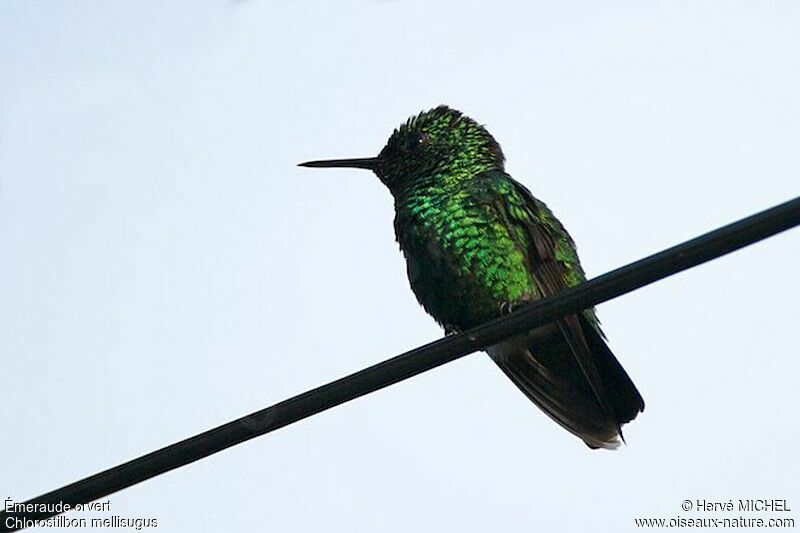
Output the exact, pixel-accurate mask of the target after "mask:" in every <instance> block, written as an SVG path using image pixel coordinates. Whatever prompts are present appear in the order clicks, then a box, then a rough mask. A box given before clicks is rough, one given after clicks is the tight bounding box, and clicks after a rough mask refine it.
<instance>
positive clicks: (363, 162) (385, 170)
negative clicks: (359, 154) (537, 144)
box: [300, 106, 504, 194]
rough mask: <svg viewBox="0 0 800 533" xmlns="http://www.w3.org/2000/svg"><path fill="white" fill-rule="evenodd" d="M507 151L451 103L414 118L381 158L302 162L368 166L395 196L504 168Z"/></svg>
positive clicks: (397, 132)
mask: <svg viewBox="0 0 800 533" xmlns="http://www.w3.org/2000/svg"><path fill="white" fill-rule="evenodd" d="M503 160H504V158H503V152H502V151H501V150H500V145H499V144H497V141H495V140H494V137H492V136H491V134H490V133H489V132H488V131H486V128H484V127H483V126H481V125H480V124H478V123H477V122H475V121H474V120H472V119H471V118H469V117H467V116H466V115H463V114H462V113H461V112H459V111H456V110H455V109H450V108H449V107H447V106H439V107H437V108H435V109H431V110H430V111H425V112H423V113H420V114H419V115H417V116H415V117H411V118H410V119H408V120H407V121H406V122H405V123H404V124H402V125H401V126H400V127H399V128H397V129H395V130H394V132H393V133H392V135H391V137H389V141H388V142H387V143H386V146H384V147H383V150H381V152H380V154H378V156H377V157H370V158H361V159H334V160H326V161H309V162H306V163H301V164H300V166H304V167H354V168H366V169H369V170H372V171H373V172H375V174H377V176H378V177H379V178H380V180H381V181H382V182H383V183H384V184H385V185H386V186H387V187H388V188H389V190H390V191H392V193H393V194H397V193H398V192H400V191H402V190H404V189H406V188H408V187H409V186H410V185H414V184H416V183H421V182H428V181H430V180H437V181H438V180H443V181H457V180H459V179H465V178H469V177H471V176H474V175H476V174H478V173H480V172H485V171H487V170H503Z"/></svg>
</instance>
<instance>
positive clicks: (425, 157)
mask: <svg viewBox="0 0 800 533" xmlns="http://www.w3.org/2000/svg"><path fill="white" fill-rule="evenodd" d="M504 161H505V157H504V156H503V152H502V150H501V149H500V145H499V144H498V143H497V141H495V139H494V137H492V135H491V134H489V132H488V131H487V130H486V128H484V127H483V126H481V125H480V124H478V123H477V122H475V121H474V120H472V119H470V118H469V117H467V116H466V115H464V114H462V113H461V112H459V111H456V110H455V109H451V108H449V107H447V106H439V107H437V108H435V109H432V110H430V111H426V112H422V113H420V114H419V115H417V116H414V117H411V118H409V119H408V120H407V121H406V122H405V123H404V124H402V125H401V126H400V127H398V128H397V129H395V130H394V132H393V133H392V135H391V137H389V141H388V142H387V143H386V146H385V147H384V148H383V150H381V152H380V154H378V156H377V157H371V158H360V159H335V160H326V161H309V162H306V163H301V164H300V166H304V167H354V168H363V169H368V170H372V171H373V172H374V173H375V174H376V175H377V176H378V178H379V179H380V180H381V182H383V184H384V185H386V187H387V188H388V189H389V191H390V192H391V193H392V196H393V197H394V205H395V219H394V229H395V235H396V237H397V242H398V243H399V244H400V249H401V250H402V252H403V254H404V256H405V258H406V264H407V271H408V279H409V281H410V283H411V289H412V290H413V291H414V294H415V295H416V297H417V300H419V303H420V304H422V307H424V308H425V310H426V311H427V312H428V313H429V314H430V315H431V316H433V318H434V319H436V321H437V322H438V323H439V324H440V325H441V326H443V327H444V329H445V332H446V333H448V334H452V333H457V332H459V331H462V330H466V329H468V328H471V327H473V326H476V325H478V324H481V323H483V322H486V321H488V320H491V319H494V318H497V317H499V316H502V315H503V314H505V313H509V312H512V311H513V309H514V308H515V307H516V306H519V305H520V304H523V303H525V302H529V301H532V300H537V299H539V298H545V297H548V296H552V295H554V294H556V293H558V292H559V291H560V290H562V289H564V288H566V287H572V286H574V285H578V284H580V283H582V282H583V281H585V279H586V276H585V275H584V272H583V269H582V268H581V264H580V261H579V260H578V254H577V252H576V249H575V243H574V242H573V240H572V238H571V237H570V235H569V233H567V230H566V229H564V226H563V225H562V224H561V222H559V220H558V219H557V218H556V217H555V216H554V215H553V213H552V212H551V211H550V209H549V208H548V207H547V206H546V205H545V204H544V203H543V202H542V201H540V200H538V199H536V198H535V197H534V196H533V195H532V194H531V193H530V191H528V189H526V188H525V187H524V186H523V185H522V184H520V183H519V182H518V181H516V180H514V179H513V178H512V177H511V176H509V175H508V174H507V173H506V172H505V169H504ZM487 352H488V353H489V355H490V356H491V358H492V359H493V360H494V361H495V363H497V365H498V366H499V367H500V368H501V369H502V371H503V372H504V373H505V374H506V375H507V376H508V377H509V378H510V379H511V381H513V382H514V384H515V385H517V387H519V389H520V390H521V391H522V392H523V393H524V394H525V396H527V397H528V398H529V399H530V400H531V401H533V403H535V404H536V405H537V406H539V407H540V408H541V409H542V410H543V411H544V412H545V413H546V414H547V415H549V416H550V417H551V418H552V419H553V420H555V421H556V422H558V423H559V424H560V425H561V426H563V427H564V428H566V429H567V430H568V431H570V432H572V433H573V434H575V435H577V436H578V437H580V438H581V439H583V441H584V442H585V443H586V444H587V445H588V446H589V447H591V448H616V447H617V446H619V443H620V439H622V430H621V427H622V425H623V424H625V423H626V422H630V421H631V420H633V419H634V418H635V417H636V415H637V414H638V413H639V412H640V411H643V410H644V400H642V397H641V395H640V394H639V391H638V390H636V386H635V385H634V384H633V382H632V381H631V379H630V377H628V374H627V373H626V372H625V370H624V369H623V368H622V365H620V363H619V362H618V361H617V359H616V358H615V357H614V354H613V353H612V352H611V350H610V349H609V348H608V346H607V345H606V342H605V335H604V334H603V332H602V331H601V329H600V324H599V322H598V320H597V317H596V315H595V311H594V309H586V310H584V311H582V312H580V313H578V314H574V315H569V316H566V317H564V318H562V319H561V320H559V321H557V322H556V323H553V324H550V325H547V326H543V327H540V328H536V329H534V330H532V331H530V332H528V333H527V334H525V335H520V336H517V337H512V338H510V339H507V340H505V341H502V342H500V343H498V344H496V345H494V346H491V347H490V348H488V349H487ZM623 441H624V439H623Z"/></svg>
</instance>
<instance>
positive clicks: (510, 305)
mask: <svg viewBox="0 0 800 533" xmlns="http://www.w3.org/2000/svg"><path fill="white" fill-rule="evenodd" d="M531 301H533V298H528V297H525V296H523V297H522V298H520V299H519V300H515V301H513V302H503V303H502V304H500V314H501V315H510V314H511V313H513V312H514V311H516V310H517V309H518V308H520V307H522V306H523V305H525V304H526V303H528V302H531Z"/></svg>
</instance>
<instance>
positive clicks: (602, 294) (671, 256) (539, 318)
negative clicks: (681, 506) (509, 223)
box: [0, 197, 800, 532]
mask: <svg viewBox="0 0 800 533" xmlns="http://www.w3.org/2000/svg"><path fill="white" fill-rule="evenodd" d="M797 225H800V197H797V198H795V199H793V200H791V201H789V202H786V203H783V204H780V205H777V206H775V207H773V208H771V209H767V210H766V211H762V212H760V213H757V214H755V215H752V216H749V217H747V218H744V219H742V220H739V221H737V222H734V223H732V224H729V225H727V226H723V227H722V228H719V229H717V230H714V231H711V232H709V233H706V234H704V235H701V236H700V237H696V238H694V239H692V240H690V241H686V242H684V243H682V244H679V245H677V246H673V247H672V248H668V249H666V250H664V251H662V252H659V253H657V254H654V255H651V256H649V257H646V258H644V259H641V260H639V261H636V262H634V263H631V264H629V265H626V266H624V267H621V268H618V269H616V270H613V271H611V272H609V273H607V274H604V275H602V276H598V277H596V278H594V279H592V280H590V281H587V282H585V283H583V284H581V285H580V286H577V287H573V288H570V289H566V290H564V291H562V292H560V293H559V294H558V295H556V296H555V297H552V298H548V299H545V300H539V301H536V302H532V303H529V304H527V305H524V306H522V307H520V308H519V309H518V310H516V311H514V312H513V313H512V314H510V315H507V316H504V317H502V318H499V319H496V320H492V321H491V322H487V323H486V324H483V325H480V326H478V327H476V328H473V329H470V330H468V331H465V332H463V333H461V334H459V335H453V336H450V337H446V338H443V339H440V340H437V341H434V342H432V343H429V344H426V345H424V346H421V347H419V348H415V349H413V350H411V351H409V352H406V353H404V354H401V355H398V356H396V357H393V358H391V359H388V360H386V361H383V362H381V363H378V364H376V365H374V366H371V367H369V368H365V369H364V370H361V371H359V372H356V373H355V374H351V375H349V376H346V377H343V378H341V379H338V380H336V381H333V382H331V383H328V384H326V385H322V386H321V387H317V388H315V389H312V390H310V391H308V392H304V393H303V394H300V395H298V396H295V397H293V398H289V399H288V400H284V401H282V402H280V403H277V404H275V405H273V406H271V407H267V408H266V409H262V410H261V411H257V412H255V413H252V414H250V415H247V416H244V417H242V418H239V419H237V420H234V421H232V422H228V423H227V424H224V425H222V426H219V427H216V428H214V429H211V430H209V431H206V432H204V433H201V434H199V435H196V436H194V437H190V438H188V439H186V440H182V441H180V442H177V443H175V444H172V445H170V446H167V447H165V448H161V449H160V450H156V451H154V452H152V453H149V454H147V455H143V456H141V457H139V458H137V459H134V460H132V461H129V462H127V463H123V464H121V465H119V466H116V467H114V468H111V469H109V470H105V471H103V472H100V473H98V474H95V475H93V476H90V477H87V478H85V479H82V480H80V481H77V482H75V483H72V484H70V485H67V486H65V487H62V488H60V489H57V490H54V491H52V492H48V493H47V494H44V495H42V496H39V497H37V498H34V499H32V500H29V501H27V502H25V504H33V505H36V504H45V505H47V504H49V505H55V504H57V503H59V502H63V503H67V504H70V505H71V506H74V505H76V504H79V503H87V502H90V501H93V500H97V499H99V498H102V497H104V496H108V495H109V494H112V493H114V492H117V491H119V490H122V489H124V488H127V487H130V486H132V485H135V484H137V483H140V482H142V481H145V480H147V479H150V478H152V477H155V476H158V475H159V474H163V473H165V472H169V471H170V470H174V469H176V468H179V467H181V466H184V465H187V464H189V463H193V462H195V461H198V460H200V459H202V458H203V457H207V456H209V455H211V454H214V453H217V452H219V451H222V450H224V449H226V448H230V447H231V446H235V445H237V444H241V443H242V442H245V441H247V440H250V439H253V438H255V437H258V436H260V435H263V434H265V433H269V432H270V431H274V430H276V429H280V428H282V427H284V426H287V425H289V424H292V423H294V422H297V421H299V420H302V419H304V418H306V417H309V416H311V415H314V414H316V413H320V412H322V411H325V410H327V409H330V408H331V407H335V406H337V405H340V404H343V403H345V402H348V401H350V400H353V399H355V398H358V397H360V396H364V395H365V394H369V393H370V392H374V391H376V390H379V389H382V388H384V387H388V386H390V385H393V384H395V383H397V382H400V381H403V380H405V379H408V378H410V377H413V376H416V375H417V374H420V373H422V372H425V371H427V370H430V369H432V368H436V367H437V366H440V365H443V364H445V363H449V362H451V361H453V360H455V359H458V358H460V357H463V356H465V355H467V354H470V353H472V352H474V351H477V350H480V349H483V348H486V347H487V346H491V345H492V344H495V343H496V342H499V341H501V340H503V339H505V338H507V337H510V336H512V335H515V334H519V333H523V332H526V331H529V330H531V329H533V328H536V327H539V326H542V325H544V324H547V323H549V322H552V321H554V320H557V319H559V318H561V317H562V316H564V315H568V314H572V313H575V312H578V311H580V310H581V309H586V308H587V307H592V306H594V305H597V304H600V303H602V302H605V301H607V300H610V299H612V298H616V297H617V296H620V295H623V294H626V293H628V292H631V291H634V290H636V289H638V288H640V287H643V286H645V285H648V284H650V283H653V282H655V281H658V280H660V279H663V278H665V277H667V276H670V275H672V274H675V273H677V272H681V271H683V270H687V269H689V268H692V267H694V266H697V265H699V264H702V263H705V262H706V261H710V260H712V259H715V258H717V257H720V256H722V255H725V254H727V253H730V252H733V251H736V250H738V249H740V248H743V247H745V246H747V245H749V244H752V243H754V242H757V241H759V240H761V239H765V238H767V237H770V236H772V235H775V234H777V233H780V232H782V231H784V230H787V229H789V228H792V227H794V226H797ZM33 509H34V511H33V512H24V511H21V512H13V511H10V512H5V511H3V512H0V532H2V531H16V530H18V529H22V528H24V527H29V526H30V525H33V524H28V523H24V522H23V523H22V524H21V526H20V524H19V523H18V522H16V523H15V522H13V520H12V521H11V522H9V521H8V518H22V519H24V520H31V519H44V518H48V517H50V516H54V515H56V514H59V513H58V512H55V511H53V510H46V511H37V510H35V509H36V508H35V507H34V508H33Z"/></svg>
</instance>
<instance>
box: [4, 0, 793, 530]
mask: <svg viewBox="0 0 800 533" xmlns="http://www.w3.org/2000/svg"><path fill="white" fill-rule="evenodd" d="M798 50H800V6H799V5H798V4H797V3H792V2H783V3H781V2H778V3H770V4H769V5H767V4H761V3H744V2H742V3H738V2H736V3H734V2H725V3H721V2H669V3H666V2H665V3H656V2H648V3H643V2H628V3H608V2H606V3H605V5H604V6H599V5H597V3H595V2H585V3H557V4H556V3H553V2H491V3H490V2H483V3H479V2H461V3H459V4H458V7H456V3H454V2H433V1H423V0H416V1H401V0H398V1H372V2H367V1H356V0H352V1H347V2H322V1H318V2H313V1H296V2H289V1H287V2H276V1H271V0H250V1H246V2H227V1H213V2H212V1H188V0H186V1H173V2H156V1H148V2H122V1H113V2H108V1H101V0H97V1H94V2H56V1H51V2H44V1H23V0H13V1H12V0H5V1H3V2H2V3H0V350H1V351H2V355H0V365H1V366H0V374H1V375H2V383H3V385H2V386H3V395H2V397H3V409H2V412H3V414H2V418H3V420H4V423H3V429H2V438H0V457H2V469H1V470H0V498H5V497H7V496H10V497H12V498H13V499H15V500H18V501H19V500H21V499H24V498H29V497H33V496H36V495H39V494H41V493H44V492H47V491H49V490H51V489H54V488H56V487H59V486H61V485H64V484H66V483H69V482H72V481H75V480H76V479H79V478H83V477H85V476H87V475H89V474H92V473H95V472H96V471H99V470H102V469H105V468H108V467H111V466H114V465H116V464H118V463H120V462H123V461H126V460H129V459H132V458H134V457H137V456H139V455H142V454H144V453H147V452H150V451H152V450H154V449H156V448H159V447H162V446H164V445H167V444H170V443H172V442H174V441H176V440H180V439H182V438H185V437H187V436H190V435H193V434H195V433H198V432H200V431H203V430H206V429H209V428H211V427H213V426H216V425H218V424H221V423H224V422H227V421H229V420H231V419H233V418H236V417H239V416H241V415H244V414H246V413H249V412H251V411H254V410H257V409H260V408H262V407H264V406H266V405H269V404H272V403H274V402H277V401H279V400H282V399H284V398H286V397H289V396H291V395H294V394H296V393H299V392H302V391H304V390H306V389H308V388H310V387H312V386H316V385H319V384H322V383H324V382H327V381H330V380H332V379H335V378H338V377H341V376H343V375H345V374H347V373H350V372H352V371H356V370H358V369H361V368H362V367H364V366H367V365H369V364H372V363H375V362H378V361H380V360H382V359H384V358H387V357H389V356H391V355H394V354H396V353H399V352H402V351H405V350H407V349H410V348H412V347H414V346H417V345H419V344H422V343H425V342H428V341H431V340H434V339H436V338H438V337H439V336H440V335H441V331H440V330H439V329H438V327H437V326H436V325H435V324H434V322H433V320H432V319H430V318H429V317H428V316H427V315H425V313H424V311H423V310H422V309H421V308H420V307H419V306H418V305H417V303H416V301H415V299H414V297H413V295H412V293H411V291H410V289H409V287H408V282H407V280H406V275H405V265H404V262H403V259H402V256H401V255H400V253H399V252H398V250H397V245H396V244H395V242H394V235H393V231H392V217H393V206H392V201H391V197H390V195H389V194H388V192H387V191H386V190H385V189H384V188H383V186H382V185H381V184H380V182H379V181H378V180H377V179H376V178H374V176H372V175H371V174H370V173H368V172H366V171H358V170H344V169H342V170H328V171H322V170H317V171H315V170H310V169H301V168H297V167H296V166H295V165H296V163H298V162H300V161H304V160H307V159H319V158H326V157H351V156H371V155H374V154H376V153H377V152H378V151H379V150H380V148H381V147H382V146H383V144H384V142H385V140H386V139H387V137H388V135H389V134H390V133H391V131H392V129H393V128H394V127H396V126H397V125H398V124H399V123H400V122H401V121H404V120H405V119H406V118H407V117H408V116H409V115H411V114H416V113H418V112H419V111H420V110H423V109H428V108H431V107H434V106H436V105H438V104H441V103H447V104H449V105H451V106H453V107H456V108H458V109H461V110H462V111H464V112H465V113H467V114H468V115H470V116H472V117H474V118H475V119H476V120H478V121H479V122H481V123H484V124H486V125H487V127H488V128H489V130H490V131H491V132H492V133H493V134H494V135H495V137H496V138H497V139H498V140H499V142H500V143H501V144H502V146H503V148H504V151H505V153H506V156H507V158H508V164H507V169H508V170H509V172H510V173H511V174H512V175H513V176H515V177H516V178H517V179H519V180H520V181H522V182H523V183H524V184H525V185H527V186H528V187H529V188H530V189H531V190H532V191H533V192H534V194H535V195H536V196H537V197H539V198H541V199H543V200H544V201H546V202H547V203H548V204H549V205H550V206H551V207H552V209H553V210H554V211H555V213H556V214H557V215H558V216H559V217H560V218H561V220H562V221H563V222H564V223H565V225H566V226H567V227H568V229H569V230H570V232H571V233H572V235H573V237H574V238H575V239H576V241H577V242H578V246H579V251H580V252H581V258H582V261H583V264H584V266H585V268H586V270H587V272H588V274H589V275H590V276H592V277H593V276H596V275H599V274H601V273H603V272H605V271H607V270H609V269H612V268H615V267H617V266H621V265H623V264H625V263H627V262H629V261H632V260H635V259H637V258H639V257H641V256H644V255H646V254H649V253H652V252H656V251H658V250H660V249H662V248H664V247H667V246H670V245H673V244H676V243H678V242H681V241H683V240H685V239H687V238H691V237H693V236H695V235H697V234H699V233H701V232H704V231H707V230H710V229H713V228H715V227H717V226H719V225H722V224H725V223H727V222H730V221H733V220H734V219H738V218H741V217H743V216H746V215H749V214H751V213H754V212H756V211H759V210H761V209H764V208H767V207H770V206H772V205H773V204H777V203H779V202H782V201H785V200H788V199H790V198H792V197H794V196H796V195H797V194H798V192H799V191H800V187H798V183H800V151H798V138H800V98H798V95H800V55H798ZM798 271H800V231H797V230H795V231H790V232H788V233H785V234H782V235H780V236H778V237H775V238H772V239H770V240H768V241H766V242H762V243H759V244H757V245H754V246H752V247H750V248H747V249H745V250H743V251H741V252H738V253H736V254H733V255H731V256H728V257H725V258H723V259H720V260H717V261H714V262H713V263H711V264H708V265H704V266H702V267H699V268H697V269H693V270H691V271H690V272H687V273H683V274H681V275H678V276H676V277H674V278H670V279H667V280H664V281H662V282H660V283H658V284H656V285H654V286H650V287H647V288H644V289H642V290H639V291H637V292H635V293H633V294H630V295H628V296H625V297H622V298H619V299H617V300H614V301H612V302H608V303H606V304H603V305H601V306H600V307H599V309H598V312H599V314H600V318H601V320H602V321H603V324H604V326H605V331H606V333H607V334H608V336H609V339H610V345H611V347H612V349H613V350H614V351H615V353H616V354H617V356H618V358H619V359H620V360H621V361H622V362H623V364H624V366H625V367H626V368H627V370H628V372H629V373H630V374H631V376H632V377H633V378H634V381H635V382H636V384H637V385H638V387H639V390H640V391H641V392H642V394H643V396H644V398H645V401H646V404H647V408H646V410H645V412H644V413H643V414H642V415H640V418H639V419H637V420H636V421H635V422H634V423H632V424H630V425H629V426H626V437H627V440H628V446H627V447H623V448H622V449H621V450H619V451H617V452H603V451H594V452H593V451H590V450H589V449H588V448H587V447H586V446H585V445H584V444H583V443H582V442H581V441H580V440H578V439H576V438H575V437H573V436H571V435H570V434H569V433H567V432H566V431H564V430H562V429H561V428H560V427H558V426H557V425H556V424H554V423H553V422H552V421H550V419H548V418H547V417H546V416H545V415H544V414H543V413H541V412H540V411H539V410H538V409H536V408H535V407H534V406H533V405H532V404H530V403H529V402H528V401H526V400H525V399H524V397H523V396H522V395H521V394H520V393H519V391H518V390H517V389H516V388H515V387H514V386H513V385H512V384H511V383H510V382H509V381H508V380H507V379H506V378H505V377H504V376H503V375H502V374H501V372H500V371H499V370H498V369H497V368H495V366H494V364H493V363H492V362H491V361H490V360H489V359H488V357H486V356H485V355H483V354H475V355H472V356H469V357H466V358H464V359H462V360H459V361H457V362H455V363H453V364H450V365H447V366H446V367H444V368H439V369H437V370H434V371H432V372H429V373H427V374H424V375H422V376H418V377H416V378H414V379H412V380H410V381H407V382H404V383H401V384H399V385H396V386H394V387H391V388H389V389H387V390H384V391H380V392H378V393H376V394H372V395H369V396H368V397H365V398H362V399H359V400H357V401H355V402H352V403H349V404H346V405H344V406H342V407H338V408H336V409H333V410H332V411H329V412H326V413H324V414H321V415H318V416H315V417H313V418H311V419H308V420H305V421H303V422H301V423H298V424H295V425H293V426H290V427H288V428H285V429H282V430H280V431H278V432H276V433H274V434H270V435H268V436H265V437H261V438H259V439H257V440H255V441H251V442H248V443H246V444H244V445H241V446H238V447H235V448H233V449H230V450H227V451H225V452H223V453H220V454H218V455H215V456H213V457H211V458H208V459H205V460H203V461H201V462H199V463H195V464H193V465H190V466H188V467H185V468H182V469H180V470H179V471H175V472H171V473H169V474H166V475H163V476H161V477H158V478H156V479H153V480H150V481H148V482H146V483H143V484H141V485H139V486H136V487H133V488H131V489H128V490H125V491H123V492H121V493H119V494H116V495H114V496H113V497H112V499H111V508H112V513H110V514H115V515H118V516H122V517H125V518H137V517H138V518H157V519H158V524H159V530H162V531H212V530H213V531H241V532H268V531H292V532H294V531H348V532H352V531H365V532H366V531H397V532H405V531H455V530H458V531H489V530H496V531H509V532H523V531H525V532H528V531H555V530H563V531H587V530H589V529H591V530H592V531H614V532H618V531H629V530H633V529H634V518H636V517H666V518H672V517H676V516H678V515H680V516H682V517H687V518H688V517H699V516H705V517H709V516H715V517H719V518H721V517H724V516H727V515H725V514H723V513H716V514H713V513H712V514H711V515H709V514H697V513H694V512H688V513H687V512H684V511H683V510H682V509H681V507H680V505H681V502H682V500H684V499H692V500H696V499H707V500H715V501H727V500H729V499H733V500H734V501H736V500H737V499H739V498H783V499H787V500H788V503H789V506H790V508H792V509H793V510H795V512H794V513H783V514H782V515H781V517H784V518H785V517H787V516H792V517H794V518H795V520H796V521H800V512H797V511H796V509H798V508H800V489H799V488H798V487H800V484H798V479H800V466H798V465H800V459H799V458H798V452H797V443H798V441H800V421H799V420H800V417H799V416H798V412H797V406H798V404H800V391H798V385H797V383H798V381H797V379H798V378H797V376H798V375H800V358H798V356H799V355H800V349H798V336H797V331H798V311H797V309H798V303H797V299H798V297H800V281H798V277H797V273H798ZM110 514H109V513H100V514H97V513H95V514H86V515H85V516H86V517H98V516H100V517H102V516H109V515H110ZM734 515H738V513H734ZM760 516H764V517H770V516H777V515H768V514H765V515H760Z"/></svg>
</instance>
